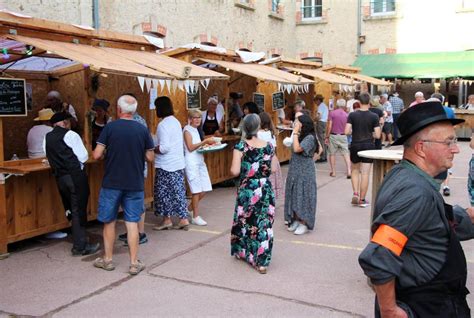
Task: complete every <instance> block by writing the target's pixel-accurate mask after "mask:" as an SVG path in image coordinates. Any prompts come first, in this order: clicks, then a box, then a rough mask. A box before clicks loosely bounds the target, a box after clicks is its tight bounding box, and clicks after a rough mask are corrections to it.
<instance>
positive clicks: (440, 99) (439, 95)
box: [430, 93, 444, 104]
mask: <svg viewBox="0 0 474 318" xmlns="http://www.w3.org/2000/svg"><path fill="white" fill-rule="evenodd" d="M431 98H436V99H438V100H439V101H440V102H441V104H444V96H443V94H440V93H433V94H431ZM431 98H430V99H431Z"/></svg>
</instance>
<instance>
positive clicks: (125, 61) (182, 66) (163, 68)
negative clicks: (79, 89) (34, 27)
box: [8, 36, 229, 92]
mask: <svg viewBox="0 0 474 318" xmlns="http://www.w3.org/2000/svg"><path fill="white" fill-rule="evenodd" d="M8 37H9V38H12V39H14V40H16V41H19V42H22V43H26V44H29V45H32V46H34V47H36V48H40V49H42V50H45V51H48V52H50V53H52V54H56V55H58V56H62V57H65V58H67V59H70V60H73V61H76V62H79V63H82V64H86V65H89V66H90V68H91V69H92V70H94V71H97V72H105V73H111V74H119V75H128V76H136V77H137V79H138V82H139V84H140V87H141V88H142V89H143V88H144V87H145V83H146V88H147V89H148V90H149V89H150V88H151V87H152V86H154V87H158V85H159V86H160V87H161V89H164V87H165V86H166V87H167V88H168V90H171V89H173V90H174V89H176V88H179V89H181V90H186V91H187V92H193V91H195V89H196V88H197V87H198V85H199V83H200V84H201V85H202V86H204V87H205V88H207V86H208V85H209V81H210V80H211V79H212V80H224V79H228V78H229V77H228V76H227V75H225V74H221V73H217V72H214V71H211V70H207V69H203V68H201V67H199V66H196V65H193V64H191V63H187V62H184V61H181V60H178V59H173V58H170V57H167V56H162V55H159V54H157V53H154V52H144V51H133V50H125V49H118V48H107V47H98V46H90V45H83V44H74V43H67V42H57V41H49V40H44V39H37V38H30V37H25V36H8ZM172 80H173V83H172V82H171V81H172ZM151 81H153V85H152V82H151ZM164 81H166V82H164Z"/></svg>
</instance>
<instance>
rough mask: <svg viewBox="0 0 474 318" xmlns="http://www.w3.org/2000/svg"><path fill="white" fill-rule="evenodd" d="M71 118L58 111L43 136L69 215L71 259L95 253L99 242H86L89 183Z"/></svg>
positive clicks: (84, 154)
mask: <svg viewBox="0 0 474 318" xmlns="http://www.w3.org/2000/svg"><path fill="white" fill-rule="evenodd" d="M70 120H71V115H70V114H68V113H65V112H59V113H56V114H54V115H53V116H52V117H51V120H50V122H51V124H52V125H53V127H54V128H53V130H52V131H51V132H49V133H48V134H46V138H45V140H44V151H45V153H46V157H47V158H48V162H49V164H50V166H51V170H52V172H53V175H54V176H55V177H56V183H57V186H58V190H59V193H60V195H61V199H62V202H63V206H64V209H65V210H66V211H70V212H71V223H72V237H73V247H72V250H71V252H72V255H73V256H82V255H89V254H94V253H96V252H97V251H98V250H99V246H100V245H99V243H95V244H90V243H88V242H87V241H88V240H87V235H86V223H87V201H88V199H89V184H88V180H87V174H86V172H85V170H84V163H85V162H86V161H87V159H88V158H89V155H88V153H87V149H86V147H85V146H84V144H83V143H82V139H81V137H80V136H79V135H78V134H77V133H76V132H74V131H71V130H70V128H71V124H70Z"/></svg>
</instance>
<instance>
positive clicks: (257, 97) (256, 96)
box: [253, 93, 265, 112]
mask: <svg viewBox="0 0 474 318" xmlns="http://www.w3.org/2000/svg"><path fill="white" fill-rule="evenodd" d="M253 102H254V103H255V104H257V106H258V110H259V111H260V112H264V111H265V95H263V94H260V93H253Z"/></svg>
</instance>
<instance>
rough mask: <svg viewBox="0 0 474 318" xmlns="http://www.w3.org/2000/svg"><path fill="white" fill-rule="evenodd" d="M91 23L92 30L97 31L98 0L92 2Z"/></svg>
mask: <svg viewBox="0 0 474 318" xmlns="http://www.w3.org/2000/svg"><path fill="white" fill-rule="evenodd" d="M92 23H93V27H94V29H96V30H97V29H99V0H92Z"/></svg>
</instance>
